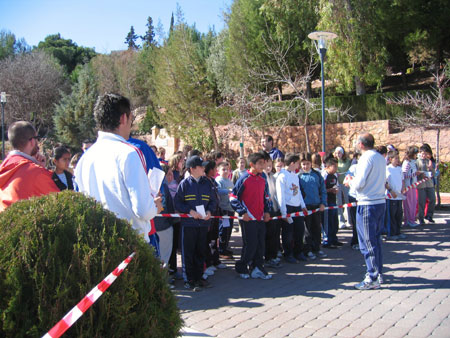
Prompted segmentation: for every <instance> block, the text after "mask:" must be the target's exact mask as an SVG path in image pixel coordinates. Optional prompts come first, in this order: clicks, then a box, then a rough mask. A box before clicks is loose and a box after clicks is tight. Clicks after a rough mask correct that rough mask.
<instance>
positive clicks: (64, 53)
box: [37, 33, 96, 74]
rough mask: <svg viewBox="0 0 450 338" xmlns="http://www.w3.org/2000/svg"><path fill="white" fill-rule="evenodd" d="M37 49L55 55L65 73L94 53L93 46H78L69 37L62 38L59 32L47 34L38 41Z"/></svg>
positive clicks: (70, 71)
mask: <svg viewBox="0 0 450 338" xmlns="http://www.w3.org/2000/svg"><path fill="white" fill-rule="evenodd" d="M37 49H39V50H43V51H45V52H47V53H50V54H51V55H52V56H53V57H55V58H56V59H57V60H58V62H59V63H60V64H61V65H62V66H63V67H64V69H65V70H66V72H67V74H70V73H72V71H73V70H74V69H75V67H76V66H77V65H79V64H81V65H82V64H85V63H88V62H89V61H90V60H91V59H92V58H93V57H94V56H95V55H96V53H95V50H94V49H93V48H88V47H79V46H78V45H77V44H76V43H75V42H73V41H72V40H71V39H64V38H62V37H61V34H59V33H58V34H53V35H48V36H47V37H46V38H45V39H44V41H41V42H39V44H38V46H37Z"/></svg>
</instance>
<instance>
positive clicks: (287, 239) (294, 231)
mask: <svg viewBox="0 0 450 338" xmlns="http://www.w3.org/2000/svg"><path fill="white" fill-rule="evenodd" d="M301 210H302V209H301V207H299V206H298V207H294V206H291V205H286V211H287V213H288V214H291V213H294V212H298V211H301ZM292 220H293V223H291V224H289V223H288V222H286V221H282V222H283V223H282V228H281V230H282V232H281V238H282V242H283V251H284V256H285V257H288V256H294V255H298V254H300V253H301V252H302V251H303V237H304V235H305V222H304V219H303V216H301V217H292Z"/></svg>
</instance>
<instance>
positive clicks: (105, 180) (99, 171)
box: [75, 94, 162, 242]
mask: <svg viewBox="0 0 450 338" xmlns="http://www.w3.org/2000/svg"><path fill="white" fill-rule="evenodd" d="M94 116H95V119H96V122H97V125H98V127H99V129H100V131H99V132H98V138H97V141H96V142H95V143H94V144H93V145H92V146H91V147H90V148H89V149H88V150H87V151H86V152H85V153H84V155H83V156H82V157H81V159H80V161H79V162H78V164H77V167H76V169H75V182H76V184H77V186H78V188H79V191H81V192H83V193H85V194H87V195H89V196H92V197H93V198H95V199H96V200H97V201H99V202H101V203H102V204H103V205H104V207H105V208H106V209H108V210H111V211H112V212H114V213H115V214H116V215H117V217H119V218H122V219H126V220H128V221H129V222H130V223H131V226H132V227H133V229H134V230H136V232H137V233H138V234H139V235H141V236H143V237H144V239H145V240H146V241H147V242H149V234H152V233H154V232H155V229H152V228H151V225H150V220H151V219H152V218H154V217H155V215H156V214H157V213H158V211H159V210H161V209H162V206H161V198H159V197H158V198H155V199H154V198H152V196H151V193H150V184H149V181H148V178H147V175H146V169H145V168H146V163H145V159H144V156H143V154H142V152H141V151H140V150H139V149H138V148H136V147H135V146H133V145H131V144H130V143H128V142H127V141H126V140H128V138H129V136H130V131H131V125H132V122H133V114H132V112H131V109H130V101H129V100H128V99H127V98H125V97H123V96H120V95H116V94H105V95H102V96H100V97H99V98H98V99H97V103H96V104H95V108H94Z"/></svg>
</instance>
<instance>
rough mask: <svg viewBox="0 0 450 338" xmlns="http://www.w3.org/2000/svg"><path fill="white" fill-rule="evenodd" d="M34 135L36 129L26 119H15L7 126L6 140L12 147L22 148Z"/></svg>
mask: <svg viewBox="0 0 450 338" xmlns="http://www.w3.org/2000/svg"><path fill="white" fill-rule="evenodd" d="M35 135H36V129H34V127H33V125H32V124H31V123H30V122H27V121H17V122H14V123H13V124H11V125H10V126H9V128H8V140H9V142H11V145H12V146H13V148H14V149H17V150H23V149H24V148H25V146H26V145H27V143H28V142H29V141H30V139H31V138H33V137H34V136H35Z"/></svg>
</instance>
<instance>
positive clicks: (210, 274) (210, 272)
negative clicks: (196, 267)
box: [203, 266, 214, 276]
mask: <svg viewBox="0 0 450 338" xmlns="http://www.w3.org/2000/svg"><path fill="white" fill-rule="evenodd" d="M203 273H204V274H205V275H208V276H214V269H211V267H210V266H209V267H207V268H206V270H205V271H204V272H203Z"/></svg>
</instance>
